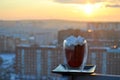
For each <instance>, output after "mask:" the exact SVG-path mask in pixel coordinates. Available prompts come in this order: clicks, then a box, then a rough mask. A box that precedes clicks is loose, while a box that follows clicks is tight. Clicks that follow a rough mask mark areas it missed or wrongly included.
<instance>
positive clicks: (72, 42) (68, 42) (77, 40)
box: [64, 36, 86, 47]
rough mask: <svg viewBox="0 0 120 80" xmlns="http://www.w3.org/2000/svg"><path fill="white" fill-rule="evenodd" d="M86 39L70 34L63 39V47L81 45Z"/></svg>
mask: <svg viewBox="0 0 120 80" xmlns="http://www.w3.org/2000/svg"><path fill="white" fill-rule="evenodd" d="M85 42H86V40H85V39H84V38H83V37H81V36H78V37H75V36H70V37H68V38H66V39H65V40H64V47H65V46H66V47H70V46H76V45H83V44H85Z"/></svg>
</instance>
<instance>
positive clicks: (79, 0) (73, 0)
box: [54, 0, 105, 4]
mask: <svg viewBox="0 0 120 80" xmlns="http://www.w3.org/2000/svg"><path fill="white" fill-rule="evenodd" d="M54 1H55V2H60V3H68V4H69V3H73V4H85V3H87V2H90V3H97V2H104V1H105V0H54Z"/></svg>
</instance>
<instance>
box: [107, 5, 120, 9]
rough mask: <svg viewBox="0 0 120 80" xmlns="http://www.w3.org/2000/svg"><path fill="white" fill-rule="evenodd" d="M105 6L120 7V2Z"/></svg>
mask: <svg viewBox="0 0 120 80" xmlns="http://www.w3.org/2000/svg"><path fill="white" fill-rule="evenodd" d="M105 7H112V8H120V4H107V5H106V6H105Z"/></svg>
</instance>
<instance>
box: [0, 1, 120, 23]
mask: <svg viewBox="0 0 120 80" xmlns="http://www.w3.org/2000/svg"><path fill="white" fill-rule="evenodd" d="M111 1H112V0H110V1H109V0H106V1H105V0H103V1H102V0H100V1H99V0H66V2H65V1H64V0H0V20H21V19H64V20H78V21H120V16H119V14H120V6H119V0H114V3H112V2H111ZM88 3H89V4H90V5H92V7H91V8H88V7H90V6H88V7H87V8H85V7H86V4H88Z"/></svg>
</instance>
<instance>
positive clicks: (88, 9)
mask: <svg viewBox="0 0 120 80" xmlns="http://www.w3.org/2000/svg"><path fill="white" fill-rule="evenodd" d="M93 8H94V5H92V4H85V6H84V12H85V13H86V14H88V15H89V14H92V13H93V10H94V9H93Z"/></svg>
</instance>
